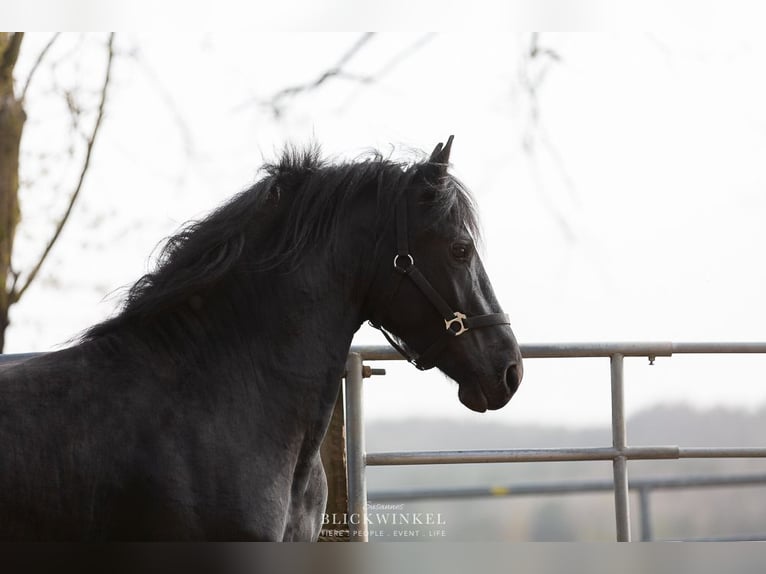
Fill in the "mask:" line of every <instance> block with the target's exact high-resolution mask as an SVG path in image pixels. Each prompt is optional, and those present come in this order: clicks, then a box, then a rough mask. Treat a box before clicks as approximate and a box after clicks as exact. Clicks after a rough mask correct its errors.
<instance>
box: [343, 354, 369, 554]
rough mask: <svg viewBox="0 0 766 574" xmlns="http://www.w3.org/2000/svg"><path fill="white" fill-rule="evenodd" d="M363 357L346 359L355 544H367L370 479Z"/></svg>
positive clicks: (350, 512)
mask: <svg viewBox="0 0 766 574" xmlns="http://www.w3.org/2000/svg"><path fill="white" fill-rule="evenodd" d="M362 374H363V373H362V357H361V355H359V353H349V355H348V359H347V360H346V384H345V391H346V394H345V398H346V405H345V406H346V465H347V468H348V530H349V539H350V540H351V541H353V542H367V479H366V476H365V460H364V458H365V457H364V448H365V446H364V444H365V443H364V418H363V412H362V405H363V402H362V398H363V388H362V387H363V378H362Z"/></svg>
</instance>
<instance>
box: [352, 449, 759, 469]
mask: <svg viewBox="0 0 766 574" xmlns="http://www.w3.org/2000/svg"><path fill="white" fill-rule="evenodd" d="M618 456H622V457H625V458H626V459H631V460H659V459H679V458H763V457H766V447H764V448H760V447H747V448H743V447H720V448H715V447H713V448H705V447H694V448H681V447H678V446H629V447H626V448H624V449H616V448H613V447H583V448H538V449H534V448H532V449H530V448H512V449H495V450H432V451H409V452H375V453H367V457H366V461H367V466H400V465H419V464H472V463H489V462H493V463H497V462H572V461H583V460H593V461H595V460H614V459H615V458H616V457H618Z"/></svg>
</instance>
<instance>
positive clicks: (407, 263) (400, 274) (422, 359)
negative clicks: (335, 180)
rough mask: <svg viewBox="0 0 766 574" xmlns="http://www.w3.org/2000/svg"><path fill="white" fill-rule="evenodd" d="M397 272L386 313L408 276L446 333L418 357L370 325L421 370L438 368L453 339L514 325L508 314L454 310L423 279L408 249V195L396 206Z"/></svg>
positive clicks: (376, 324) (378, 324)
mask: <svg viewBox="0 0 766 574" xmlns="http://www.w3.org/2000/svg"><path fill="white" fill-rule="evenodd" d="M394 270H395V271H396V273H395V275H394V280H393V281H392V282H391V285H390V287H389V291H388V294H387V296H386V298H384V301H385V303H384V312H387V311H388V310H389V308H390V307H391V305H392V303H393V300H394V297H395V296H396V293H397V291H398V290H399V287H400V286H401V284H402V279H404V278H405V277H407V278H409V279H410V280H411V281H412V282H413V283H414V284H415V286H416V287H417V288H418V289H420V291H421V292H422V293H423V295H425V296H426V299H428V300H429V301H430V302H431V304H432V305H433V306H434V307H436V309H437V311H439V314H440V315H441V316H442V318H443V319H444V333H443V334H442V335H441V337H438V338H437V339H436V341H434V342H433V343H432V344H431V345H430V346H429V347H428V348H427V349H426V350H425V351H424V352H423V353H422V354H420V355H418V354H416V353H413V352H409V351H408V350H407V349H405V348H403V346H402V345H401V344H399V343H398V342H397V341H395V340H394V336H393V335H392V334H390V333H389V332H388V331H387V330H386V329H385V328H384V327H383V326H382V324H381V323H382V322H381V321H379V320H370V325H372V326H373V327H375V328H376V329H379V330H380V332H381V333H383V335H384V336H385V337H386V339H387V340H388V342H389V343H390V344H391V346H393V347H394V348H395V349H396V350H397V351H398V352H399V353H400V354H401V355H402V356H403V357H404V358H406V359H407V360H408V361H409V362H410V363H412V364H413V365H415V366H416V367H417V368H418V369H420V370H421V371H425V370H427V369H431V368H433V367H434V366H436V358H437V357H438V356H439V354H440V353H441V352H442V351H443V350H444V348H445V347H446V346H447V343H449V341H450V340H451V339H453V338H455V337H459V336H461V335H462V334H464V333H467V332H469V331H472V330H474V329H480V328H483V327H492V326H495V325H510V324H511V322H510V320H509V318H508V315H506V314H505V313H490V314H488V315H475V316H473V317H467V316H466V315H465V313H462V312H460V311H453V310H452V307H450V306H449V305H448V304H447V302H446V301H445V300H444V299H443V298H442V296H441V295H439V292H438V291H437V290H436V289H435V288H434V286H433V285H431V283H430V282H429V281H428V279H426V278H425V277H424V276H423V274H422V273H421V272H420V270H419V269H418V268H417V266H416V265H415V259H414V258H413V257H412V254H411V253H410V250H409V244H408V233H407V196H406V194H402V196H401V199H400V201H399V203H397V205H396V255H395V256H394ZM379 316H380V315H379Z"/></svg>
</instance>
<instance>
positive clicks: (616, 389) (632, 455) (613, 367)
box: [0, 342, 766, 541]
mask: <svg viewBox="0 0 766 574" xmlns="http://www.w3.org/2000/svg"><path fill="white" fill-rule="evenodd" d="M521 352H522V355H523V357H524V358H525V359H551V358H575V357H578V358H584V357H602V358H609V363H610V375H611V395H612V407H611V408H612V413H611V414H612V446H604V447H582V448H536V449H500V450H453V451H411V452H376V453H367V452H365V438H364V417H363V386H362V381H363V380H364V378H365V376H369V374H370V372H371V370H370V369H369V367H366V366H365V365H364V363H363V361H397V360H403V357H402V356H401V355H399V354H398V353H397V352H396V351H395V350H394V349H392V348H391V347H388V346H377V345H376V346H354V347H352V348H351V351H350V353H349V355H348V359H347V362H346V379H345V417H346V461H347V468H348V513H349V516H354V517H356V520H355V522H356V523H357V524H358V525H360V528H358V529H355V528H351V529H350V532H349V537H350V539H351V540H352V541H366V540H367V531H366V528H365V527H364V525H365V523H366V517H367V482H366V477H365V470H366V468H367V467H368V466H393V465H420V464H461V463H489V462H492V463H496V462H563V461H586V460H587V461H599V460H611V461H612V466H613V476H614V479H613V482H612V483H611V484H610V485H609V488H610V489H614V507H615V520H616V526H617V540H618V541H630V540H631V532H630V499H629V485H628V460H659V459H681V458H756V457H757V458H764V457H766V447H680V446H641V447H631V446H628V443H627V439H626V433H625V405H624V397H623V382H624V381H623V379H624V377H623V361H624V359H625V357H646V358H648V359H649V361H650V362H651V361H654V359H655V358H656V357H670V356H672V355H674V354H729V353H734V354H740V353H758V354H766V343H669V342H660V343H576V344H541V345H521ZM37 354H39V353H24V354H15V355H0V363H6V362H15V361H19V360H24V359H27V358H31V357H34V356H36V355H37ZM373 374H374V370H373Z"/></svg>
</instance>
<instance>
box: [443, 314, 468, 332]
mask: <svg viewBox="0 0 766 574" xmlns="http://www.w3.org/2000/svg"><path fill="white" fill-rule="evenodd" d="M465 318H466V316H465V315H464V314H463V313H460V312H459V311H455V318H454V319H450V320H449V321H448V320H447V319H445V320H444V325H445V327H446V328H447V331H448V332H449V333H450V334H451V335H454V336H455V337H457V336H458V335H462V334H463V333H465V332H466V331H467V330H468V327H466V326H465V325H464V324H463V319H465ZM454 324H457V325H459V326H460V329H458V330H457V331H455V330H454V329H453V328H452V325H454Z"/></svg>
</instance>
